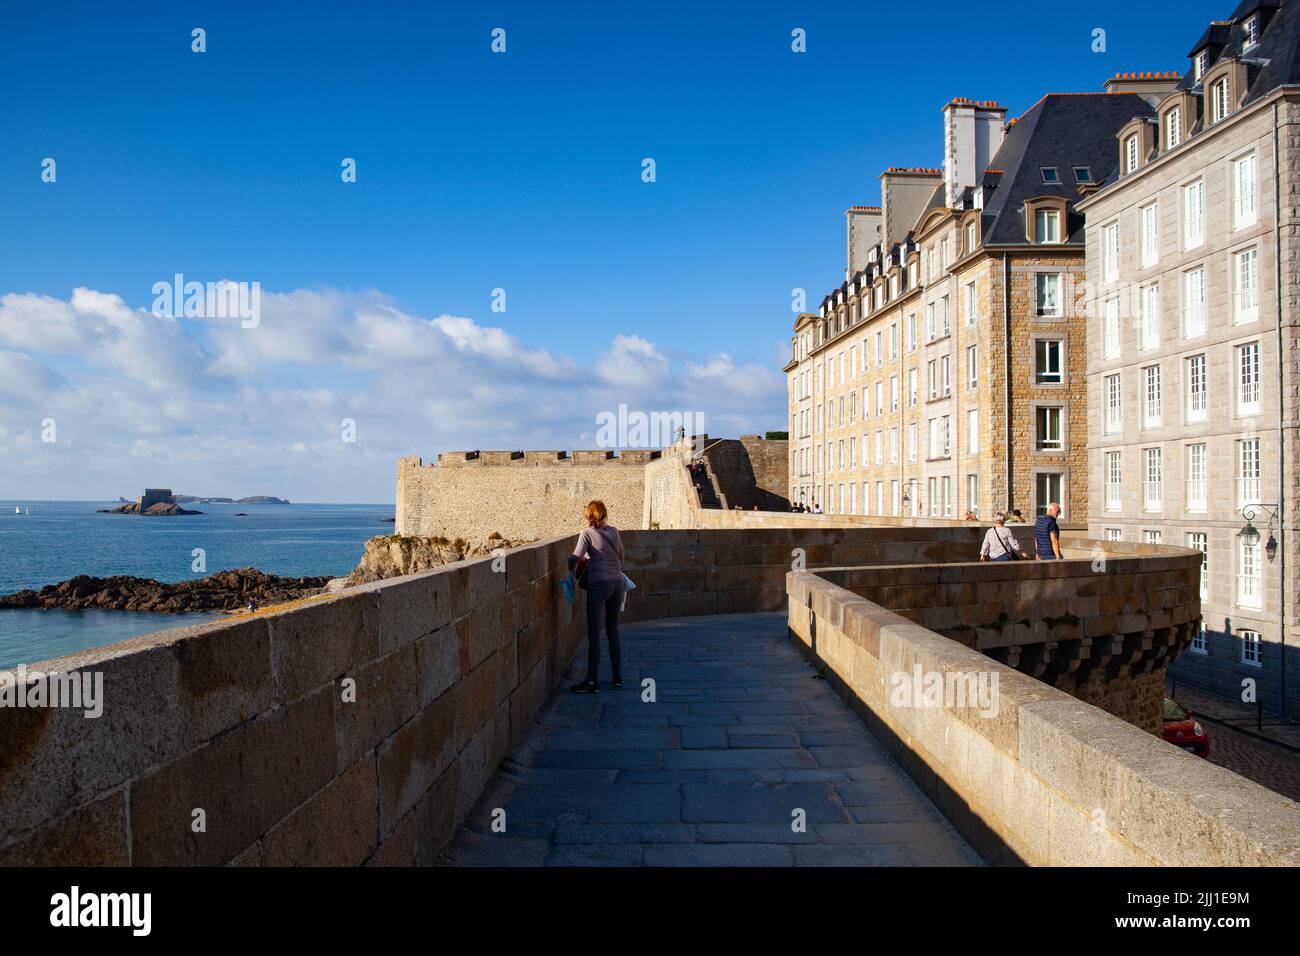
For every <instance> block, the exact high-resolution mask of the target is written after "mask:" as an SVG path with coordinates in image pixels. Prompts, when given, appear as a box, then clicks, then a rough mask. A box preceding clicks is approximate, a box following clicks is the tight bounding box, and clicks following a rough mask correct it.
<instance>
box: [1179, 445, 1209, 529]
mask: <svg viewBox="0 0 1300 956" xmlns="http://www.w3.org/2000/svg"><path fill="white" fill-rule="evenodd" d="M1208 475H1209V450H1208V448H1207V446H1206V444H1205V442H1195V443H1193V444H1190V445H1188V446H1187V489H1186V501H1185V507H1186V509H1187V510H1188V511H1190V512H1194V513H1196V514H1204V513H1205V505H1206V484H1207V481H1206V479H1207V477H1208Z"/></svg>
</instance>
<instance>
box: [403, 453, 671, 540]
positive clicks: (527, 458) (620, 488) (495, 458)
mask: <svg viewBox="0 0 1300 956" xmlns="http://www.w3.org/2000/svg"><path fill="white" fill-rule="evenodd" d="M658 457H659V452H658V451H624V452H623V453H622V454H620V455H618V456H615V455H614V453H613V452H607V451H575V452H573V453H572V454H569V453H568V452H563V451H529V452H511V451H484V452H444V453H443V454H441V455H439V456H438V463H437V464H436V465H427V466H426V465H424V464H423V461H422V460H421V459H420V458H418V457H412V458H403V459H401V460H400V461H398V463H397V514H396V518H397V520H396V522H395V524H394V532H395V533H396V534H400V535H423V536H429V537H444V538H453V539H454V538H465V539H467V540H471V541H478V540H484V539H486V538H487V537H488V536H489V535H491V534H493V533H494V532H495V533H496V534H500V535H502V536H504V537H506V538H509V539H511V540H514V541H519V540H524V541H527V540H537V539H542V538H551V537H555V536H556V535H561V534H569V533H577V530H578V529H580V528H581V527H582V526H583V517H582V512H583V508H585V507H586V505H587V502H588V501H591V500H592V499H593V498H598V499H600V500H601V501H603V502H605V506H606V508H608V509H609V515H610V521H611V522H612V523H613V524H615V525H617V526H619V527H631V528H634V527H636V526H637V525H638V523H639V522H640V518H641V513H642V510H643V507H644V498H645V466H646V464H647V463H649V462H651V461H654V460H656V459H657V458H658Z"/></svg>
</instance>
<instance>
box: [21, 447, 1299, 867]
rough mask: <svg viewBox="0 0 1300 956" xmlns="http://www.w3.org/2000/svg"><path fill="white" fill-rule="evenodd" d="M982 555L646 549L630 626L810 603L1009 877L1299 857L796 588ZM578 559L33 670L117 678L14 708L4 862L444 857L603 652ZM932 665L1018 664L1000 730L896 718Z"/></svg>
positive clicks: (894, 541)
mask: <svg viewBox="0 0 1300 956" xmlns="http://www.w3.org/2000/svg"><path fill="white" fill-rule="evenodd" d="M426 470H427V469H426ZM981 536H982V529H980V528H977V527H936V528H924V527H892V528H834V527H820V528H811V527H810V528H743V529H742V528H737V529H682V530H660V531H654V530H629V531H628V532H627V533H626V535H625V545H626V548H627V556H628V557H627V563H626V566H627V570H628V573H629V574H630V575H631V577H632V578H633V580H634V581H635V582H636V583H637V588H636V590H634V591H633V592H632V593H631V594H630V595H629V597H628V601H627V619H628V620H632V621H636V620H649V619H655V618H662V617H670V616H671V617H675V616H684V615H695V614H725V613H736V612H746V611H757V610H768V611H770V610H778V609H782V608H786V607H788V608H789V614H790V622H791V628H792V632H793V633H794V634H796V635H797V636H798V637H799V638H800V639H801V640H802V641H804V642H805V643H811V644H813V646H814V648H815V653H816V655H817V656H818V657H819V658H821V659H822V660H824V661H825V662H827V663H828V665H829V666H830V670H831V671H833V673H834V674H835V675H837V676H838V677H839V678H840V680H841V681H842V683H843V685H844V687H845V688H847V691H846V692H848V693H850V695H851V696H852V697H853V698H854V699H857V700H860V701H862V702H866V703H867V704H870V707H869V708H868V709H867V711H865V713H866V714H867V717H868V720H872V721H873V726H874V727H877V728H880V729H881V732H882V733H884V736H885V737H886V739H888V734H890V733H892V734H894V735H895V736H896V737H897V738H898V739H897V740H896V741H895V742H894V745H895V746H896V747H900V749H897V750H896V752H897V753H898V754H899V756H900V760H901V761H902V762H903V763H904V764H905V766H907V767H908V769H909V770H910V771H911V772H912V773H913V776H914V777H916V779H917V780H918V781H919V782H921V783H922V785H923V786H924V787H926V788H927V789H928V790H929V791H930V792H931V793H932V794H937V796H936V799H937V802H939V804H940V806H941V808H942V809H944V810H945V812H947V813H948V814H949V816H950V817H952V818H953V820H954V822H955V823H959V825H963V826H965V825H966V823H969V822H970V820H967V821H966V823H963V822H961V821H962V815H963V813H966V814H968V816H971V818H972V819H975V820H977V821H978V820H983V821H986V823H985V826H986V827H987V828H988V829H989V830H990V832H992V833H994V834H995V835H996V837H997V839H996V840H995V841H994V843H995V844H1001V845H1004V846H1005V847H1010V848H1011V850H1010V855H1009V856H1007V857H1006V858H1008V859H1010V858H1012V857H1014V858H1016V859H1021V860H1024V861H1025V862H1036V863H1037V862H1073V863H1088V862H1115V863H1119V862H1161V863H1200V862H1206V863H1218V864H1240V863H1248V864H1258V863H1272V862H1285V861H1287V860H1289V861H1291V862H1292V863H1295V862H1300V860H1298V859H1297V858H1296V850H1295V847H1296V845H1297V843H1296V841H1295V839H1294V837H1295V834H1296V833H1297V832H1300V831H1297V829H1296V827H1297V824H1295V823H1294V822H1293V821H1294V820H1295V814H1296V812H1297V810H1298V809H1300V808H1297V807H1296V805H1295V804H1293V803H1291V802H1290V801H1286V800H1285V799H1284V798H1282V797H1279V796H1277V795H1275V794H1272V793H1269V792H1267V791H1264V790H1262V789H1261V788H1259V787H1256V786H1254V785H1253V784H1247V783H1246V782H1245V781H1243V780H1241V779H1240V778H1237V777H1235V776H1234V775H1232V774H1230V773H1227V772H1226V771H1221V770H1218V769H1217V768H1213V767H1209V766H1207V765H1206V764H1205V763H1204V762H1203V761H1199V760H1197V759H1195V758H1192V757H1190V756H1188V755H1185V754H1182V753H1181V752H1180V751H1178V750H1176V749H1175V748H1172V747H1170V746H1169V745H1167V744H1165V743H1164V742H1163V741H1160V740H1158V739H1156V738H1154V737H1152V736H1151V735H1150V734H1145V733H1142V732H1141V731H1139V730H1137V729H1136V728H1133V727H1129V726H1127V725H1125V724H1123V723H1122V722H1120V721H1118V720H1116V719H1115V718H1113V717H1110V716H1109V715H1106V714H1104V713H1103V712H1101V711H1099V710H1097V709H1096V708H1094V707H1091V706H1089V705H1088V704H1086V703H1084V702H1082V701H1079V700H1076V699H1074V698H1072V697H1069V696H1068V695H1066V694H1064V693H1063V692H1061V691H1059V690H1057V689H1055V688H1053V687H1050V686H1048V685H1046V684H1044V683H1042V682H1039V681H1036V680H1034V679H1033V678H1031V677H1029V676H1027V675H1025V674H1022V673H1019V672H1018V671H1015V670H1013V669H1011V668H1007V667H1005V665H1003V664H1000V663H998V662H997V661H995V660H992V659H991V658H990V657H988V656H987V655H985V654H982V653H980V652H979V651H977V650H975V649H973V648H970V647H966V646H963V645H962V644H961V643H959V642H958V641H956V640H952V639H950V638H947V637H945V636H943V635H942V634H939V633H935V632H934V631H931V630H929V629H927V628H925V627H922V626H921V625H919V624H917V623H914V622H913V621H909V620H908V619H907V618H905V617H903V616H901V615H900V614H896V613H895V612H893V611H890V610H888V609H887V608H884V607H881V606H880V605H876V604H872V603H871V602H868V601H867V600H866V599H864V598H862V597H859V596H857V595H854V594H852V593H851V592H850V591H847V590H845V589H843V588H840V587H838V586H836V585H834V584H832V583H831V582H830V581H827V580H825V579H824V578H822V577H819V576H818V575H817V574H815V573H811V572H807V571H793V572H792V570H791V569H792V567H806V568H818V567H822V568H832V567H833V568H845V567H849V566H862V565H876V566H878V568H879V571H878V573H879V574H881V575H889V574H891V573H898V574H900V575H902V576H907V575H914V574H921V573H922V572H928V571H930V570H932V569H933V568H934V567H936V566H938V567H939V568H940V570H941V571H949V572H950V573H951V574H953V575H956V576H958V577H961V576H963V575H970V574H973V573H976V572H971V571H969V570H968V565H967V564H966V563H964V562H968V560H969V557H970V555H971V554H972V553H973V552H974V551H975V550H976V549H977V548H978V545H979V540H980V538H981ZM573 543H574V537H573V536H572V535H568V536H564V537H557V538H553V539H549V540H546V541H542V542H538V543H536V544H532V545H527V546H524V547H520V548H516V549H514V550H511V551H509V552H506V553H505V555H504V557H505V560H504V561H503V562H502V561H495V563H494V559H493V558H484V559H480V560H475V561H466V562H460V563H458V564H453V565H448V566H447V567H445V568H442V569H440V570H437V571H433V572H427V573H423V574H417V575H411V576H408V577H402V578H394V579H389V580H386V581H381V582H378V583H376V584H370V585H363V586H359V587H354V588H350V589H347V590H345V591H342V592H339V593H337V594H334V595H329V596H323V597H321V598H318V599H307V600H303V601H299V602H295V603H293V604H290V605H285V606H283V607H280V608H275V609H269V610H268V611H265V612H261V613H258V614H254V615H238V616H233V617H231V618H230V619H227V620H223V621H220V622H216V623H213V624H207V625H202V626H198V627H189V628H179V629H176V630H171V631H164V632H160V633H155V634H150V635H146V636H144V637H141V638H136V639H134V640H130V641H126V642H123V643H120V644H116V645H113V646H111V647H106V648H100V649H96V650H91V651H85V652H82V653H79V654H75V655H70V656H68V657H64V658H60V659H57V660H54V661H50V662H46V663H45V664H44V665H37V666H38V667H40V668H41V669H42V670H46V671H50V672H54V673H60V674H71V673H83V674H94V673H100V674H102V675H103V680H104V701H105V704H104V712H103V716H102V717H100V718H98V719H87V718H86V717H84V716H83V715H82V713H81V711H78V710H71V709H62V708H56V709H50V708H41V709H32V708H28V709H23V708H11V707H10V708H0V740H3V741H4V744H5V750H4V752H3V754H2V755H0V865H37V864H79V865H92V864H136V865H175V864H180V865H189V864H225V863H235V864H244V865H328V864H361V863H365V864H370V865H387V864H417V863H430V862H433V861H434V860H435V859H436V858H437V856H438V854H439V852H440V851H441V849H442V848H443V846H445V844H446V843H447V841H448V840H449V839H450V838H451V835H452V833H453V832H454V831H455V829H456V827H457V826H458V825H459V824H460V823H461V822H462V821H463V820H464V819H465V817H466V815H467V814H468V813H469V810H470V808H471V807H472V806H473V805H474V804H475V802H476V801H477V800H478V799H479V797H480V796H481V794H482V792H483V789H484V787H485V786H486V783H487V781H488V779H489V777H490V774H491V773H492V771H493V770H494V769H495V768H496V766H497V765H498V764H499V763H500V761H501V760H502V759H503V757H504V755H505V754H506V753H507V752H509V750H510V749H511V748H513V747H515V746H517V745H518V744H519V743H520V742H521V741H522V740H523V737H524V735H525V734H526V733H527V732H528V729H529V727H530V724H531V721H532V718H533V715H534V714H535V713H536V711H537V709H538V708H539V707H540V706H541V705H542V703H543V702H544V701H545V700H546V698H547V695H548V694H549V693H550V691H551V690H552V689H553V688H554V686H555V685H556V683H557V682H558V681H559V680H560V679H561V677H562V676H563V675H564V673H565V670H566V668H567V667H568V665H569V662H570V660H571V659H572V657H573V654H574V652H575V651H576V649H577V648H578V646H579V645H580V643H581V641H582V638H583V633H584V629H583V623H582V614H581V606H579V607H578V608H574V607H571V606H570V605H569V604H568V603H567V601H565V599H564V598H563V596H562V593H561V591H560V587H559V585H560V582H561V580H562V579H563V577H564V576H565V574H566V570H567V568H566V564H565V558H566V556H567V555H568V554H569V553H570V552H571V550H572V548H573ZM1069 543H1071V542H1067V544H1069ZM1111 544H1112V543H1110V542H1106V543H1105V546H1108V547H1109V546H1110V545H1111ZM1087 547H1088V546H1087V545H1084V546H1083V547H1082V548H1081V549H1080V551H1081V552H1083V553H1086V552H1087ZM1139 547H1142V546H1130V548H1131V549H1132V550H1128V551H1114V552H1110V553H1108V556H1107V560H1108V561H1111V562H1112V566H1113V568H1114V571H1113V573H1114V574H1116V575H1118V576H1125V575H1127V574H1129V573H1130V570H1131V571H1132V573H1133V574H1135V575H1138V578H1137V579H1136V580H1137V582H1138V584H1137V586H1138V587H1139V588H1140V589H1142V590H1155V589H1156V588H1155V587H1154V582H1155V581H1156V580H1157V579H1159V578H1160V576H1162V575H1169V574H1172V573H1174V572H1176V571H1178V568H1179V567H1181V565H1180V564H1179V562H1182V561H1184V560H1185V558H1184V557H1183V555H1182V554H1181V553H1180V552H1181V549H1166V552H1167V553H1164V554H1162V553H1158V552H1152V551H1146V550H1142V551H1138V550H1136V549H1137V548H1139ZM1148 547H1150V546H1148ZM1170 561H1172V562H1173V563H1172V564H1169V566H1168V567H1166V564H1168V563H1169V562H1170ZM1126 562H1130V563H1133V564H1135V565H1136V567H1135V568H1132V569H1130V568H1129V567H1127V565H1126ZM1071 563H1072V562H1068V561H1067V562H1062V563H1060V564H1057V565H1051V566H1049V565H1043V566H1042V567H1036V566H1033V565H1020V564H1018V565H1013V566H1012V567H1014V568H1015V569H1016V571H1015V572H1008V571H1006V570H1005V568H1006V567H1007V566H1006V565H1003V566H1002V567H1000V568H996V569H993V570H994V571H996V573H998V574H1006V573H1018V574H1021V575H1024V576H1026V577H1027V578H1033V577H1034V576H1036V575H1037V576H1040V577H1039V579H1040V580H1041V582H1042V586H1043V587H1044V589H1045V594H1047V595H1048V596H1050V590H1051V588H1053V587H1055V586H1056V585H1057V583H1058V580H1069V576H1068V571H1069V567H1068V566H1069V565H1070V564H1071ZM1044 568H1048V569H1050V570H1049V571H1044ZM977 570H982V569H977ZM828 573H830V572H828ZM989 573H992V572H989ZM1043 574H1047V576H1046V577H1041V576H1042V575H1043ZM1056 575H1066V577H1065V578H1057V577H1056ZM900 580H902V578H900ZM941 581H942V579H941ZM943 583H945V584H946V583H947V582H943ZM1148 585H1150V587H1148ZM909 586H910V585H909ZM922 586H928V585H922ZM973 586H974V585H973ZM1052 599H1055V598H1054V597H1052ZM882 615H884V617H882ZM1032 623H1033V622H1031V624H1032ZM882 662H883V663H882ZM913 662H918V663H921V664H922V665H923V666H924V667H925V668H926V669H927V670H943V669H944V668H948V669H950V670H962V669H964V670H968V671H969V670H978V669H980V668H983V669H984V670H989V669H993V670H997V671H998V672H999V673H1000V674H1003V683H1002V685H1001V686H1002V694H1003V700H1004V705H1003V707H1002V710H1001V713H1002V714H1003V715H1004V716H1003V718H1001V719H996V720H992V721H985V720H984V719H983V718H981V723H978V724H973V725H972V724H971V721H973V720H974V719H975V718H974V717H973V716H972V715H970V714H963V713H949V712H948V711H945V710H943V709H942V708H940V709H937V710H932V711H917V712H915V713H912V712H908V713H903V714H901V715H895V714H893V713H892V712H891V710H890V705H889V701H888V698H887V696H884V681H885V678H886V676H887V673H890V672H892V671H893V670H898V669H907V668H910V665H911V664H912V663H913ZM904 665H907V666H906V667H904ZM886 667H887V668H889V670H888V671H886V670H885V668H886ZM1035 702H1043V703H1044V706H1041V707H1038V706H1034V704H1035ZM1047 704H1050V705H1051V706H1046V705H1047ZM872 715H876V716H872ZM962 728H965V729H962ZM900 741H901V744H900V743H899V742H900ZM909 754H911V756H909ZM1207 774H1209V776H1206V775H1207ZM945 787H946V788H947V790H946V791H945V790H944V788H945ZM1022 793H1023V794H1025V796H1024V802H1025V812H1024V814H1023V815H1018V813H1017V810H1018V805H1019V801H1020V800H1021V794H1022ZM967 803H968V804H969V809H968V810H963V806H966V805H967ZM197 809H201V810H203V811H204V814H205V816H206V820H207V828H206V831H205V832H202V833H195V832H194V831H193V828H192V823H193V820H194V812H195V810H197ZM1094 809H1100V810H1102V811H1104V813H1105V814H1106V819H1107V820H1108V821H1109V822H1108V823H1107V829H1106V834H1107V835H1106V836H1105V837H1104V839H1102V838H1100V837H1097V836H1095V835H1092V834H1091V833H1090V832H1089V831H1087V827H1086V824H1087V823H1088V822H1089V821H1091V820H1092V819H1094V817H1093V816H1091V815H1090V814H1092V811H1093V810H1094ZM1188 820H1191V821H1193V822H1194V824H1193V825H1190V826H1189V825H1187V821H1188ZM1080 821H1082V824H1081V823H1080ZM1252 821H1259V822H1252ZM1081 825H1082V826H1083V829H1082V830H1080V826H1081ZM967 829H968V830H969V827H968V828H967ZM1175 830H1177V831H1178V833H1180V834H1182V838H1181V842H1180V841H1179V840H1178V839H1177V838H1176V837H1175V836H1174V835H1171V834H1172V833H1173V831H1175ZM1111 834H1114V835H1115V836H1114V837H1113V838H1112V836H1111ZM987 846H988V844H987V841H986V844H985V847H986V854H988V855H990V858H994V859H998V858H1000V857H998V856H997V853H998V852H999V851H997V850H996V848H995V849H993V850H988V849H987ZM1071 854H1073V856H1071Z"/></svg>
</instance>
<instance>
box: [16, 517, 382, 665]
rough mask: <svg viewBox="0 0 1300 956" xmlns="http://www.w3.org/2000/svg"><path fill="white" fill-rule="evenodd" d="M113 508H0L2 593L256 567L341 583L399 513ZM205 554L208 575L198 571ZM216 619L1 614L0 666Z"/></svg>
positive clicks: (176, 577) (60, 612) (111, 613)
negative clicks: (72, 581)
mask: <svg viewBox="0 0 1300 956" xmlns="http://www.w3.org/2000/svg"><path fill="white" fill-rule="evenodd" d="M111 507H114V505H113V504H112V503H106V502H96V501H0V594H10V593H12V592H14V591H20V590H22V589H24V588H32V589H38V588H41V587H43V586H45V585H47V584H57V583H58V582H60V581H64V580H67V579H68V578H71V577H75V576H77V575H78V574H89V575H93V576H95V577H101V578H103V577H110V576H112V575H115V574H131V575H135V576H136V577H142V578H154V579H155V580H158V581H166V582H169V583H176V582H179V581H186V580H194V579H197V578H202V577H206V576H207V575H209V574H213V573H215V572H217V571H225V570H229V569H231V568H240V567H254V568H257V569H258V570H259V571H264V572H266V573H267V574H279V575H284V576H288V577H306V576H317V575H326V576H329V577H343V576H344V575H347V574H348V573H350V572H351V571H352V569H353V568H355V567H356V565H357V562H358V561H359V560H360V559H361V555H362V553H363V551H364V547H363V545H364V543H365V541H366V540H367V539H368V538H372V537H374V536H375V535H380V534H392V532H393V525H392V524H391V523H385V521H384V519H385V518H391V517H392V515H393V506H392V505H384V504H377V505H327V504H304V505H299V504H293V505H269V504H264V505H251V504H184V505H182V507H184V508H188V509H190V510H196V511H201V512H203V513H202V514H198V515H169V516H161V515H157V516H155V515H115V514H99V513H98V512H97V509H99V508H111ZM15 508H19V509H21V510H20V513H18V514H15V513H14V509H15ZM241 512H242V513H243V514H244V515H246V517H244V516H241V515H240V513H241ZM196 551H198V554H196ZM200 557H201V558H202V562H201V564H200V566H201V567H202V570H196V569H195V568H196V562H198V561H199V558H200ZM214 616H219V615H213V614H209V613H196V614H154V613H149V612H139V611H103V610H89V611H70V610H61V609H51V610H25V609H24V610H15V609H0V668H9V667H13V666H14V665H16V664H20V663H30V662H33V661H38V660H44V659H47V658H50V657H57V656H59V655H61V654H67V653H70V652H72V651H77V650H84V649H85V648H90V647H99V646H102V645H104V644H112V643H115V642H117V641H121V640H125V639H126V638H128V637H134V636H136V635H139V634H145V633H148V632H150V631H156V630H160V629H162V628H169V627H180V626H182V625H185V624H193V623H195V622H198V621H205V620H211V619H213V617H214Z"/></svg>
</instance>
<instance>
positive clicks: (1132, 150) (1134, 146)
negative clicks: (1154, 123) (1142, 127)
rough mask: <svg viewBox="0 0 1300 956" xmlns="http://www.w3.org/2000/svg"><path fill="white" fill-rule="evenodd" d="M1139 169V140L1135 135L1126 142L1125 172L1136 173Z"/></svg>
mask: <svg viewBox="0 0 1300 956" xmlns="http://www.w3.org/2000/svg"><path fill="white" fill-rule="evenodd" d="M1137 168H1138V138H1137V133H1134V134H1133V135H1132V136H1130V137H1129V138H1128V139H1126V140H1124V172H1126V173H1131V172H1135V171H1136V170H1137Z"/></svg>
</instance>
